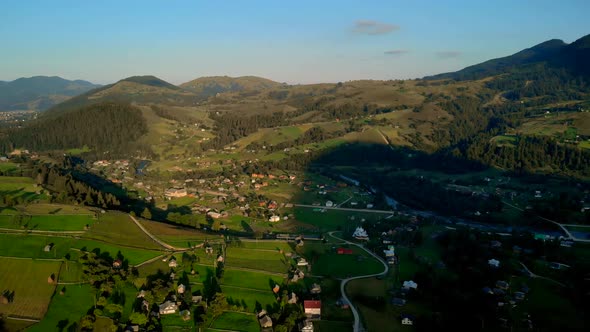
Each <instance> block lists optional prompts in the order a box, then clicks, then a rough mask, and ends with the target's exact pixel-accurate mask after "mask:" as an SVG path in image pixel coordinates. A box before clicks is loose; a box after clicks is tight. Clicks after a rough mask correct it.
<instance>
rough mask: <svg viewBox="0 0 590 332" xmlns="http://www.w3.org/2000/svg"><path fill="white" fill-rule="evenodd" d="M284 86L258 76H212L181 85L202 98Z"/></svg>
mask: <svg viewBox="0 0 590 332" xmlns="http://www.w3.org/2000/svg"><path fill="white" fill-rule="evenodd" d="M282 85H283V84H281V83H278V82H275V81H271V80H269V79H266V78H262V77H256V76H241V77H228V76H211V77H200V78H197V79H195V80H192V81H190V82H186V83H183V84H181V85H180V87H182V88H183V89H186V90H190V91H193V92H195V93H196V94H198V95H199V96H202V97H210V96H215V95H216V94H218V93H223V92H236V91H261V90H267V89H272V88H277V87H280V86H282Z"/></svg>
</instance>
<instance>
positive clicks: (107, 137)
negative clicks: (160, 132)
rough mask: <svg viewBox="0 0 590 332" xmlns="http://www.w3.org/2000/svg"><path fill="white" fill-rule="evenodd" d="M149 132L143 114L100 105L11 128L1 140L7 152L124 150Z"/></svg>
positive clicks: (120, 106) (125, 107)
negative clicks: (86, 149) (72, 149)
mask: <svg viewBox="0 0 590 332" xmlns="http://www.w3.org/2000/svg"><path fill="white" fill-rule="evenodd" d="M146 131H147V123H146V121H145V119H144V118H143V117H142V115H141V112H140V111H139V110H138V109H137V108H135V107H133V106H130V105H128V104H119V103H99V104H95V105H92V106H88V107H84V108H81V109H78V110H75V111H71V112H68V113H64V114H61V115H59V116H55V117H51V118H48V119H41V120H37V121H34V122H31V123H29V124H28V125H26V126H24V127H23V128H22V129H10V130H7V131H6V132H4V133H3V135H2V137H1V138H0V149H1V150H2V151H4V152H8V151H11V150H13V149H15V148H21V147H22V148H27V149H31V150H34V151H44V150H63V149H71V148H81V147H84V146H86V147H88V148H89V149H92V150H101V151H124V150H127V149H129V147H130V145H131V144H132V143H133V142H134V141H135V140H137V139H138V138H139V137H140V136H141V135H143V134H145V133H146Z"/></svg>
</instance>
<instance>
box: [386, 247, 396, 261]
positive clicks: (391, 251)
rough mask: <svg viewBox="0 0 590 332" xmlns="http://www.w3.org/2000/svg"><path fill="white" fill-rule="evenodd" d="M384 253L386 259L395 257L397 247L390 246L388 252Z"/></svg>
mask: <svg viewBox="0 0 590 332" xmlns="http://www.w3.org/2000/svg"><path fill="white" fill-rule="evenodd" d="M383 253H384V254H385V257H386V258H390V257H395V247H394V246H391V245H390V246H388V248H387V249H386V250H383Z"/></svg>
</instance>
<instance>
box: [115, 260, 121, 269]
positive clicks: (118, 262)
mask: <svg viewBox="0 0 590 332" xmlns="http://www.w3.org/2000/svg"><path fill="white" fill-rule="evenodd" d="M121 267H123V261H121V260H120V259H115V261H114V262H113V269H120V268H121Z"/></svg>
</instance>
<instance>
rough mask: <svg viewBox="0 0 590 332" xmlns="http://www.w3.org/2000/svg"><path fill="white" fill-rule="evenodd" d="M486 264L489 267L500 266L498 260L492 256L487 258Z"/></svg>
mask: <svg viewBox="0 0 590 332" xmlns="http://www.w3.org/2000/svg"><path fill="white" fill-rule="evenodd" d="M488 265H489V266H491V267H495V268H498V267H500V261H499V260H497V259H494V258H492V259H489V260H488Z"/></svg>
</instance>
